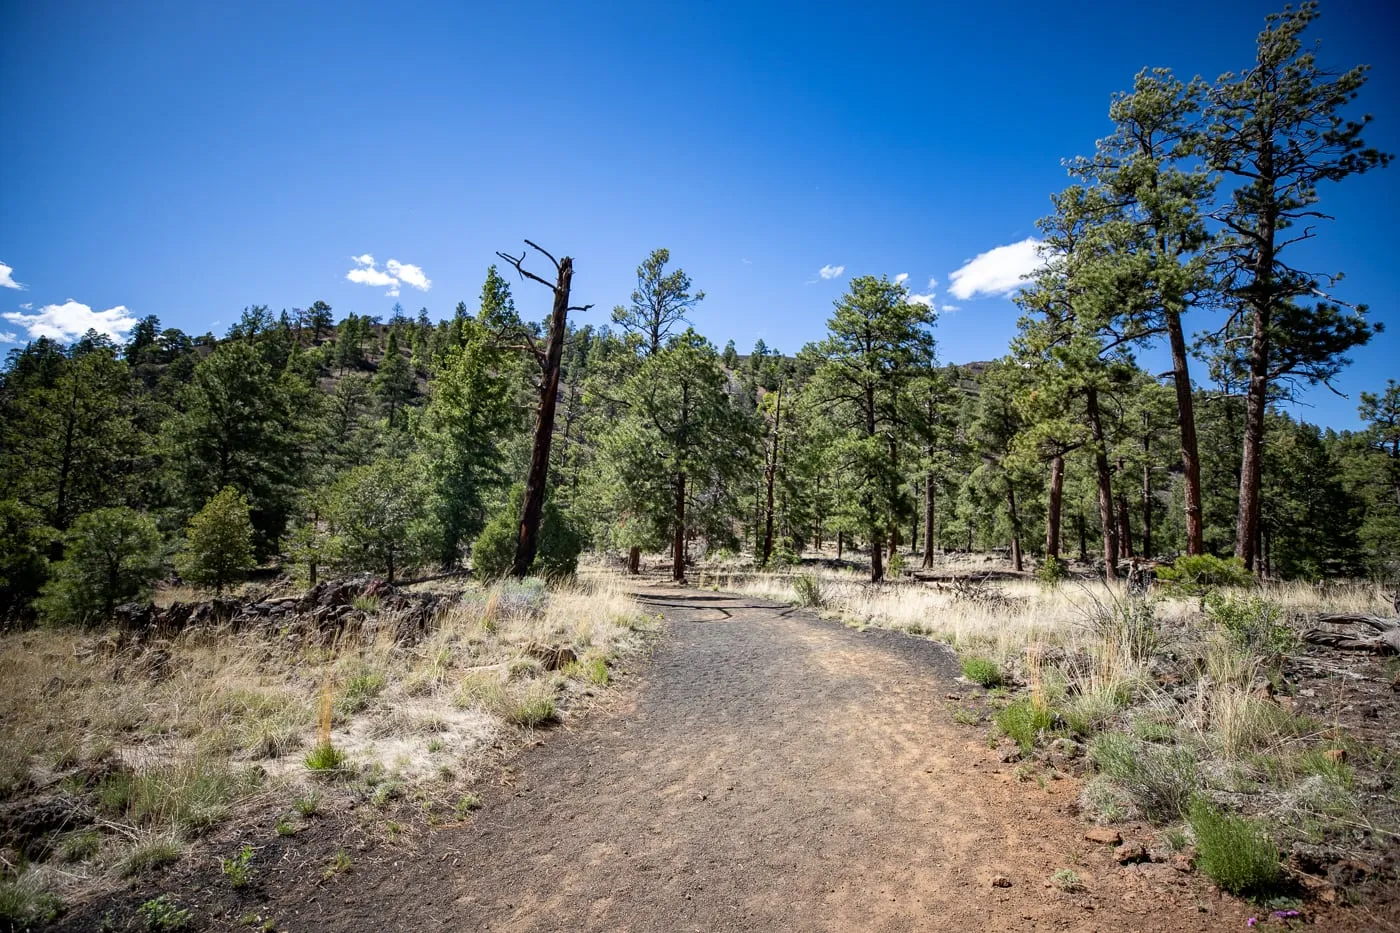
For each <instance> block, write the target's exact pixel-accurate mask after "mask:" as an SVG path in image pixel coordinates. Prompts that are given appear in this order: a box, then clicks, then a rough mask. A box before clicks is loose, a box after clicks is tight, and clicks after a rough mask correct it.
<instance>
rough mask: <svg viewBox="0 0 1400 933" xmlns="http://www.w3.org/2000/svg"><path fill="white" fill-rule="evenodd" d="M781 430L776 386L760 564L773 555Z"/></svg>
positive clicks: (780, 402)
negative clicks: (774, 505)
mask: <svg viewBox="0 0 1400 933" xmlns="http://www.w3.org/2000/svg"><path fill="white" fill-rule="evenodd" d="M782 431H783V387H782V386H781V385H779V386H778V398H777V403H776V405H774V410H773V450H772V453H770V454H769V457H768V464H767V468H766V469H765V470H764V471H763V473H764V475H763V482H764V484H765V485H766V486H767V487H768V508H767V512H766V514H765V516H764V520H763V559H762V560H761V561H760V562H759V564H760V566H767V565H768V559H769V558H770V557H772V556H773V483H774V481H775V480H776V479H777V475H778V439H779V437H780V436H781V435H782Z"/></svg>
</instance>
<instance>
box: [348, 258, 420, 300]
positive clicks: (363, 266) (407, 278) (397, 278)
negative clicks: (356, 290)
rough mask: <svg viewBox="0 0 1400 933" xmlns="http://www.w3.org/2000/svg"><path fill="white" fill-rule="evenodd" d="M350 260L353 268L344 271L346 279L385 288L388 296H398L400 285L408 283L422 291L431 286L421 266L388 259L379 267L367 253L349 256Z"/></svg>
mask: <svg viewBox="0 0 1400 933" xmlns="http://www.w3.org/2000/svg"><path fill="white" fill-rule="evenodd" d="M350 261H351V262H353V263H354V264H355V268H353V269H351V270H350V271H349V272H347V273H345V278H346V279H348V280H350V281H351V282H354V283H355V284H356V285H368V286H370V287H371V288H387V289H388V291H386V292H385V293H384V294H385V295H387V296H388V297H390V298H397V297H398V295H399V286H400V285H409V286H412V287H413V288H416V289H418V290H419V291H422V292H426V291H427V290H428V289H430V288H432V287H433V280H432V279H430V278H428V276H427V275H426V274H425V273H424V272H423V267H422V266H415V265H413V264H412V263H407V262H399V261H398V260H397V259H390V260H389V261H388V262H386V263H385V264H384V268H383V269H380V268H379V267H378V265H377V264H376V263H375V261H374V257H373V256H372V255H370V254H369V253H362V254H360V255H359V256H351V257H350Z"/></svg>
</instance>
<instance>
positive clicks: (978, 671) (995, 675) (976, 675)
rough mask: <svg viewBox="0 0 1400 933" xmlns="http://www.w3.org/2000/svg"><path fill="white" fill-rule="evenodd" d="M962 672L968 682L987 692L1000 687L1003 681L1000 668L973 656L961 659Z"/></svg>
mask: <svg viewBox="0 0 1400 933" xmlns="http://www.w3.org/2000/svg"><path fill="white" fill-rule="evenodd" d="M962 672H963V676H964V677H966V678H967V679H968V680H970V681H972V682H973V683H975V684H981V685H982V686H983V687H986V688H987V689H989V690H990V689H991V688H993V687H999V686H1001V684H1002V681H1003V678H1002V676H1001V667H1000V666H999V665H998V664H997V663H996V662H995V661H991V660H988V659H987V658H981V657H977V656H975V655H974V656H971V657H966V658H963V662H962Z"/></svg>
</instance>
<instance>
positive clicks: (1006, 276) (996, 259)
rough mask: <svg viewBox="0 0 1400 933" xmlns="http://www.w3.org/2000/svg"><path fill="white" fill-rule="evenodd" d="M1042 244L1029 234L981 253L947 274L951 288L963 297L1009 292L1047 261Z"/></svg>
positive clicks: (959, 296)
mask: <svg viewBox="0 0 1400 933" xmlns="http://www.w3.org/2000/svg"><path fill="white" fill-rule="evenodd" d="M1040 245H1041V244H1040V241H1039V240H1037V239H1036V238H1035V237H1027V238H1026V239H1024V240H1022V241H1020V242H1019V243H1009V244H1007V245H1006V246H998V247H996V248H995V249H990V250H987V252H985V253H979V254H978V255H977V256H974V257H973V258H972V259H969V260H968V261H967V262H965V263H963V266H962V268H961V269H958V270H957V271H955V272H953V273H952V274H950V275H949V276H948V278H949V282H950V283H951V284H949V286H948V291H950V292H952V294H953V297H954V298H961V299H963V300H964V301H966V300H967V299H969V298H975V297H977V296H979V295H1009V294H1011V293H1012V292H1014V291H1016V289H1018V288H1020V287H1021V286H1022V285H1023V284H1025V282H1024V279H1025V277H1026V276H1027V275H1030V274H1031V273H1033V272H1035V271H1036V270H1037V269H1039V268H1040V267H1041V266H1042V265H1044V260H1042V259H1041V257H1040Z"/></svg>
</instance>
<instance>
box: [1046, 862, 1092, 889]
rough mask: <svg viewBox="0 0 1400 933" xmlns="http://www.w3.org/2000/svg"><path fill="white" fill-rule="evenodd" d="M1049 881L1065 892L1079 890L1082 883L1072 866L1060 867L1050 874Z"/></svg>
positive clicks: (1082, 885)
mask: <svg viewBox="0 0 1400 933" xmlns="http://www.w3.org/2000/svg"><path fill="white" fill-rule="evenodd" d="M1050 883H1051V884H1053V885H1054V886H1055V887H1057V888H1059V889H1060V890H1061V891H1064V892H1065V893H1066V894H1070V893H1073V892H1075V891H1078V890H1081V889H1082V888H1083V887H1084V883H1083V882H1082V881H1080V880H1079V874H1078V873H1077V872H1076V871H1075V870H1074V869H1072V868H1061V869H1059V870H1058V871H1056V872H1055V873H1054V874H1053V875H1051V876H1050Z"/></svg>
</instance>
